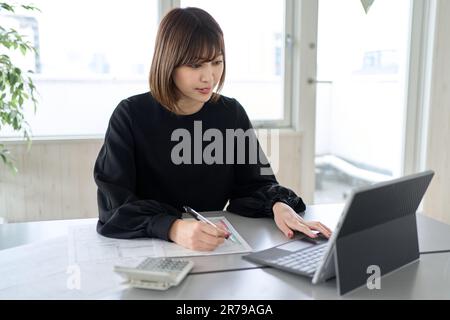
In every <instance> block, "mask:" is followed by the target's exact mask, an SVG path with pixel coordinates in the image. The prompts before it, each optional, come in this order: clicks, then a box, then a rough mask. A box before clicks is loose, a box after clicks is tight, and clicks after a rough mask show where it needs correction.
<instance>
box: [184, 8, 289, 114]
mask: <svg viewBox="0 0 450 320" xmlns="http://www.w3.org/2000/svg"><path fill="white" fill-rule="evenodd" d="M236 5H238V6H239V10H237V8H236ZM236 5H231V4H230V2H229V1H223V0H181V1H180V7H182V8H184V7H199V8H202V9H204V10H206V11H207V12H208V13H210V14H211V15H212V16H213V17H214V19H216V21H217V22H218V23H219V25H220V26H221V28H222V31H223V32H224V37H225V50H226V55H227V56H226V58H227V75H226V79H225V85H224V88H223V91H222V93H223V94H224V95H226V96H231V97H234V98H236V99H237V100H238V101H239V102H240V103H241V104H242V105H243V106H244V108H245V109H246V111H247V113H248V114H249V117H250V119H251V120H252V121H258V120H260V121H261V120H262V121H267V120H282V119H284V118H285V117H286V115H285V114H284V52H285V48H284V39H285V18H284V17H285V9H284V1H280V0H245V1H239V2H236Z"/></svg>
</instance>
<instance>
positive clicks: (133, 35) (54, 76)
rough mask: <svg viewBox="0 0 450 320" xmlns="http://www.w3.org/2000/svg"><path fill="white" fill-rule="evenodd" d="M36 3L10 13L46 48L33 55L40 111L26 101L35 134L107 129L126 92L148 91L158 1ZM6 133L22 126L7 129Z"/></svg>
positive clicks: (89, 132) (88, 132)
mask: <svg viewBox="0 0 450 320" xmlns="http://www.w3.org/2000/svg"><path fill="white" fill-rule="evenodd" d="M33 4H34V5H35V6H37V7H38V8H39V9H40V10H41V12H36V13H28V14H30V16H29V17H18V16H14V17H13V18H10V20H11V23H12V24H13V25H14V26H16V25H17V26H16V27H17V28H18V29H17V30H18V31H19V33H21V34H27V35H28V36H29V38H28V39H30V40H32V42H33V43H34V44H35V46H37V47H38V48H39V51H40V55H39V56H38V57H37V58H36V61H31V62H30V61H27V66H28V65H29V64H30V63H31V65H32V66H33V69H34V71H35V75H34V76H33V80H34V81H35V84H36V87H37V90H38V92H39V94H40V95H39V97H40V98H39V105H38V108H37V113H36V115H34V114H33V112H32V107H29V108H26V109H28V111H27V112H26V119H27V120H28V122H29V123H30V126H31V128H32V130H33V132H32V133H33V135H34V136H65V135H68V136H76V135H103V134H104V133H105V130H106V127H107V124H108V120H109V117H110V115H111V113H112V111H113V110H114V108H115V107H116V106H117V104H118V103H119V102H120V100H121V99H123V98H126V97H128V96H131V95H133V94H137V93H142V92H145V91H148V85H147V83H148V80H147V78H148V71H149V69H150V64H151V58H152V55H153V47H154V41H155V36H156V31H157V24H158V20H157V19H158V1H157V0H133V1H132V5H131V4H127V5H124V4H123V3H122V2H118V1H107V0H96V1H88V0H77V1H67V0H66V1H52V0H35V1H33ZM14 20H15V21H14ZM24 22H27V23H24ZM33 59H34V57H33ZM18 63H20V65H23V62H18ZM1 136H17V133H14V132H12V131H7V130H2V132H1Z"/></svg>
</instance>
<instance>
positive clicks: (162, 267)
mask: <svg viewBox="0 0 450 320" xmlns="http://www.w3.org/2000/svg"><path fill="white" fill-rule="evenodd" d="M193 266H194V262H193V261H191V260H185V259H178V258H146V259H145V260H144V261H142V262H141V263H140V264H138V265H137V266H136V267H124V266H114V271H115V272H117V273H119V274H120V275H121V276H122V277H124V278H125V279H127V281H128V283H129V285H130V286H132V287H136V288H144V289H155V290H166V289H168V288H169V287H172V286H177V285H178V284H179V283H180V282H181V280H183V279H184V278H185V277H186V276H187V274H188V273H189V271H191V269H192V267H193Z"/></svg>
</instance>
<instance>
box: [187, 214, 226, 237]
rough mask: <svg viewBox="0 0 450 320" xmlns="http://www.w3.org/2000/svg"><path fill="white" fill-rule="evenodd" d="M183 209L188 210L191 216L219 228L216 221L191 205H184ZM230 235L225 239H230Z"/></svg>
mask: <svg viewBox="0 0 450 320" xmlns="http://www.w3.org/2000/svg"><path fill="white" fill-rule="evenodd" d="M183 209H184V211H186V213H188V214H190V215H191V216H193V217H194V219H195V220H198V221H203V222H206V223H207V224H209V225H211V226H213V227H214V228H216V229H219V227H218V226H216V225H215V224H214V223H212V222H211V221H209V220H208V219H206V218H205V217H204V216H202V215H201V214H200V213H198V212H197V211H195V210H194V209H192V208H191V207H188V206H183ZM228 237H229V235H227V236H226V237H225V239H228Z"/></svg>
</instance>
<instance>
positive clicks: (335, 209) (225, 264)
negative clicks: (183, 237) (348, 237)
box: [0, 205, 450, 300]
mask: <svg viewBox="0 0 450 320" xmlns="http://www.w3.org/2000/svg"><path fill="white" fill-rule="evenodd" d="M341 211H342V205H316V206H309V207H308V209H307V211H306V216H305V217H306V219H308V220H320V221H322V222H323V223H325V224H326V225H328V226H330V227H331V228H334V226H335V225H336V223H337V221H338V220H339V216H340V213H341ZM224 214H225V215H226V216H227V219H228V220H229V221H230V222H231V223H232V224H233V226H234V227H235V228H236V230H237V231H238V232H239V233H240V234H241V235H242V236H243V237H244V238H245V239H246V241H247V242H248V243H249V244H250V246H251V247H252V248H253V249H254V250H255V251H258V250H262V249H265V248H268V247H272V246H275V245H278V244H281V243H284V242H286V241H288V239H286V238H285V237H284V235H283V234H282V233H281V232H280V231H279V230H278V229H277V228H276V226H275V223H274V222H273V220H271V219H265V218H261V219H250V218H245V217H241V216H238V215H235V214H231V213H224V212H211V213H207V215H211V216H213V215H224ZM91 220H92V221H94V220H96V219H91ZM82 221H84V220H60V221H43V222H29V223H15V224H5V225H0V249H6V248H11V247H15V246H19V245H23V244H29V243H33V242H36V241H42V240H47V239H51V238H54V237H58V236H64V235H67V232H68V226H70V225H76V224H79V223H80V222H82ZM417 223H418V232H419V248H420V251H421V252H424V253H426V252H436V251H450V226H448V225H446V224H443V223H440V222H438V221H435V220H433V219H430V218H427V217H425V216H423V215H420V214H418V216H417ZM298 236H299V237H301V236H300V235H298ZM191 259H193V260H194V261H195V267H194V269H193V272H192V274H190V275H189V276H188V277H187V278H186V279H185V280H184V281H183V283H182V284H180V285H179V286H178V287H175V288H170V289H169V290H167V291H164V292H160V291H149V290H141V289H128V288H119V287H118V288H117V289H116V290H113V291H109V292H105V294H104V296H102V297H103V298H107V299H203V300H204V299H354V298H357V299H359V298H374V299H377V298H383V299H389V298H405V299H410V298H411V299H439V298H440V299H450V290H448V288H450V252H441V253H428V254H422V255H421V259H420V262H419V263H415V264H412V265H409V266H407V267H404V268H403V269H401V270H400V271H397V272H394V273H392V274H390V275H387V276H385V277H383V278H382V280H381V286H382V288H381V290H368V289H366V288H362V289H359V290H357V291H354V292H351V293H350V294H348V295H345V296H343V297H340V296H338V295H337V290H336V285H335V280H331V281H329V282H326V283H324V284H321V285H315V286H313V285H312V284H311V283H310V279H307V278H303V277H299V276H296V275H293V274H289V273H286V272H282V271H279V270H276V269H272V268H263V267H260V266H258V265H255V264H252V263H250V262H247V261H245V260H243V259H242V258H241V255H240V254H236V255H219V256H209V257H208V256H205V257H192V258H191ZM0 264H1V261H0ZM102 272H112V266H111V269H110V270H109V269H108V270H106V271H105V270H102ZM0 281H1V280H0ZM211 283H214V286H211V285H210V284H211ZM24 288H25V286H22V287H18V288H11V290H10V291H9V292H10V293H11V298H20V297H21V294H22V293H23V294H24V295H23V296H24V297H30V296H29V295H27V294H29V292H23V291H24V290H25V289H24ZM33 288H34V290H36V291H35V296H33V295H32V296H31V297H35V298H39V290H41V289H42V291H43V292H46V289H45V288H40V287H39V285H35V286H34V287H33ZM9 292H8V291H7V292H3V295H2V292H0V297H3V298H4V297H5V295H6V296H7V295H8V293H9ZM47 293H48V292H47ZM82 298H83V297H82ZM86 298H89V297H86Z"/></svg>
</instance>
